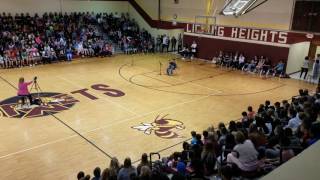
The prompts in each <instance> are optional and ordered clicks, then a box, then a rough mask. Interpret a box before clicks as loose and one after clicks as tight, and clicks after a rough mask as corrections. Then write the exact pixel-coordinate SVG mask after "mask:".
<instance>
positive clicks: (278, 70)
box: [270, 61, 285, 77]
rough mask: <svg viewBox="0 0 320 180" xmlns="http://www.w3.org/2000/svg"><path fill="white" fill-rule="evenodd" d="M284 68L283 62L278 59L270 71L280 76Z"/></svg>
mask: <svg viewBox="0 0 320 180" xmlns="http://www.w3.org/2000/svg"><path fill="white" fill-rule="evenodd" d="M284 68H285V64H284V62H283V61H280V62H279V63H278V64H277V65H276V66H275V67H274V68H273V69H271V72H272V73H273V76H276V75H279V76H280V77H282V76H283V75H284ZM271 72H270V73H271Z"/></svg>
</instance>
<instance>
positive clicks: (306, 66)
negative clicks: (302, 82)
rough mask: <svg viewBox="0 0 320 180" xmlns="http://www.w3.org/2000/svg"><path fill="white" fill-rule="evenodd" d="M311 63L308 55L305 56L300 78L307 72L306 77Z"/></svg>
mask: <svg viewBox="0 0 320 180" xmlns="http://www.w3.org/2000/svg"><path fill="white" fill-rule="evenodd" d="M309 63H310V61H309V57H308V56H306V57H305V58H304V61H303V64H302V67H301V72H300V78H301V77H302V74H303V73H305V74H304V78H303V79H306V77H307V74H308V71H309Z"/></svg>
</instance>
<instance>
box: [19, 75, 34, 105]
mask: <svg viewBox="0 0 320 180" xmlns="http://www.w3.org/2000/svg"><path fill="white" fill-rule="evenodd" d="M35 81H36V78H34V80H33V81H30V82H24V78H23V77H21V78H19V84H18V96H19V97H21V101H22V104H25V98H26V97H27V98H28V99H29V102H30V105H32V104H33V99H32V96H31V94H30V92H29V90H28V86H29V85H30V84H32V83H33V82H35Z"/></svg>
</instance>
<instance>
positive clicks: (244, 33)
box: [185, 24, 320, 44]
mask: <svg viewBox="0 0 320 180" xmlns="http://www.w3.org/2000/svg"><path fill="white" fill-rule="evenodd" d="M204 31H205V32H204ZM185 32H188V33H202V34H206V35H211V36H216V37H226V38H234V39H244V40H251V41H261V42H268V43H276V44H295V43H299V42H304V41H312V40H317V39H318V40H320V36H319V35H314V34H309V33H302V32H301V33H300V32H290V31H280V30H270V29H257V28H245V27H229V26H214V25H210V26H208V27H207V28H206V29H205V30H204V28H203V25H201V24H185Z"/></svg>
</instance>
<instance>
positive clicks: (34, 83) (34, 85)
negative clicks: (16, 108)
mask: <svg viewBox="0 0 320 180" xmlns="http://www.w3.org/2000/svg"><path fill="white" fill-rule="evenodd" d="M32 90H35V91H36V93H37V97H36V99H35V100H33V101H34V102H35V103H37V104H39V105H41V104H42V103H43V101H42V100H41V97H40V93H41V92H42V89H41V88H40V86H39V84H38V82H37V80H34V81H33V84H32V86H31V88H30V92H32ZM36 101H38V102H36Z"/></svg>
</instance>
